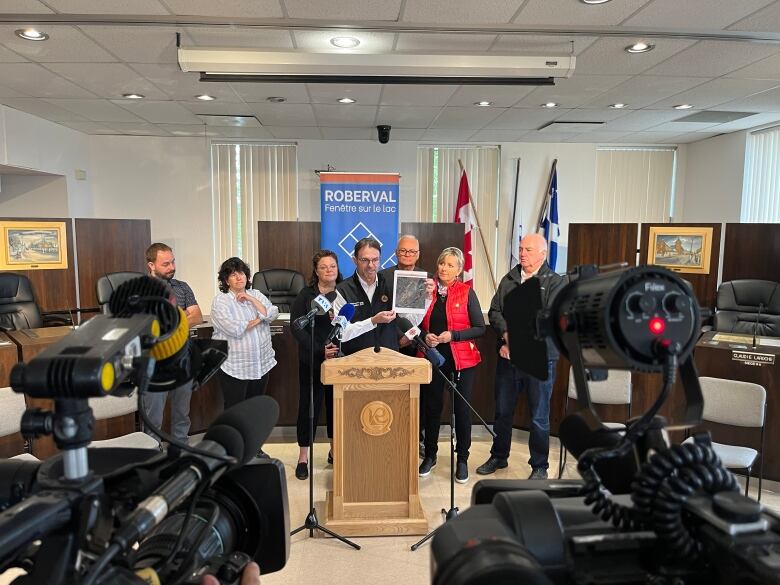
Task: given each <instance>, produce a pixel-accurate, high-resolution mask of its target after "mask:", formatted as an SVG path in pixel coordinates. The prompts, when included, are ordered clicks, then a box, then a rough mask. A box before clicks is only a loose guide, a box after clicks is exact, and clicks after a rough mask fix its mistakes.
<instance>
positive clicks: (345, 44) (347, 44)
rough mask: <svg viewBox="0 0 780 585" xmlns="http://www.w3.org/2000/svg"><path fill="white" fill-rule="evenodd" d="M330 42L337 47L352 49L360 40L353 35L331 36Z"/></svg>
mask: <svg viewBox="0 0 780 585" xmlns="http://www.w3.org/2000/svg"><path fill="white" fill-rule="evenodd" d="M330 44H331V45H333V46H334V47H338V48H339V49H354V48H355V47H357V46H358V45H359V44H360V41H359V40H358V39H356V38H355V37H333V38H332V39H330Z"/></svg>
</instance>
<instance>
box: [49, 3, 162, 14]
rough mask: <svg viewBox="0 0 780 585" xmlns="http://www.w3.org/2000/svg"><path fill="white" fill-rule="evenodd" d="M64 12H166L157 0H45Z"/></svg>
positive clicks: (55, 8) (58, 10)
mask: <svg viewBox="0 0 780 585" xmlns="http://www.w3.org/2000/svg"><path fill="white" fill-rule="evenodd" d="M46 4H48V5H49V6H51V7H52V8H53V9H54V10H56V11H57V12H61V13H64V14H128V15H130V14H168V11H167V10H165V7H163V6H162V4H160V2H158V0H100V2H95V0H46Z"/></svg>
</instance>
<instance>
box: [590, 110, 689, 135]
mask: <svg viewBox="0 0 780 585" xmlns="http://www.w3.org/2000/svg"><path fill="white" fill-rule="evenodd" d="M692 113H695V112H694V111H692V110H685V111H679V110H671V111H669V110H642V111H638V112H629V113H628V114H626V115H625V116H621V117H620V118H618V119H616V120H612V121H610V122H607V123H606V124H605V125H604V130H606V131H607V132H638V131H641V130H646V129H648V128H652V127H653V126H658V125H659V124H663V123H665V122H670V121H671V120H676V119H677V118H682V117H684V116H687V115H689V114H692Z"/></svg>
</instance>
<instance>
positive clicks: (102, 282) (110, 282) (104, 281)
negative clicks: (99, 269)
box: [95, 272, 143, 313]
mask: <svg viewBox="0 0 780 585" xmlns="http://www.w3.org/2000/svg"><path fill="white" fill-rule="evenodd" d="M139 276H143V274H142V273H141V272H109V273H107V274H104V275H103V276H101V277H100V278H98V280H97V282H96V283H95V293H96V294H97V302H98V304H99V305H100V308H101V309H103V313H108V301H109V300H110V299H111V295H112V294H114V291H115V290H116V289H117V288H118V287H119V285H120V284H122V283H124V282H127V281H128V280H132V279H133V278H137V277H139Z"/></svg>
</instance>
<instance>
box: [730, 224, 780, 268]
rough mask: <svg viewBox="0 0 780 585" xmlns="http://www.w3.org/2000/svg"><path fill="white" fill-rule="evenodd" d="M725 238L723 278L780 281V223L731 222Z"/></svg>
mask: <svg viewBox="0 0 780 585" xmlns="http://www.w3.org/2000/svg"><path fill="white" fill-rule="evenodd" d="M724 238H725V241H724V242H723V276H722V278H721V281H722V282H728V281H729V280H738V279H741V278H756V279H759V280H773V281H775V282H778V281H780V224H777V223H727V224H726V233H725V234H724Z"/></svg>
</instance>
